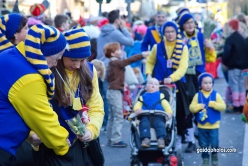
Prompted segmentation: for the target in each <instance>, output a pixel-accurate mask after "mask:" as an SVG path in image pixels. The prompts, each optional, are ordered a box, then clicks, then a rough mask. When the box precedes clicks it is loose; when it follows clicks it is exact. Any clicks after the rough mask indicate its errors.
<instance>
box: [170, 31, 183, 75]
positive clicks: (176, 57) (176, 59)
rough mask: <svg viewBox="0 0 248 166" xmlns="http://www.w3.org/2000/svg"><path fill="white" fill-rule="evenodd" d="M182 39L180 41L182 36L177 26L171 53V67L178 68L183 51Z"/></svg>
mask: <svg viewBox="0 0 248 166" xmlns="http://www.w3.org/2000/svg"><path fill="white" fill-rule="evenodd" d="M183 47H184V45H183V41H182V36H181V34H180V30H179V28H178V32H177V38H176V46H175V48H174V51H173V54H172V68H173V69H175V70H176V69H178V66H179V63H180V60H181V57H182V56H181V55H182V53H183Z"/></svg>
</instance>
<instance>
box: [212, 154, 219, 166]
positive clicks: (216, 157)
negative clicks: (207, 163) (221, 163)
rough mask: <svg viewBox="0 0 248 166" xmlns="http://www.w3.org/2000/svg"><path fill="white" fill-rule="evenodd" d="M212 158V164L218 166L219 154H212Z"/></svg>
mask: <svg viewBox="0 0 248 166" xmlns="http://www.w3.org/2000/svg"><path fill="white" fill-rule="evenodd" d="M211 160H212V166H217V165H218V155H217V154H212V155H211Z"/></svg>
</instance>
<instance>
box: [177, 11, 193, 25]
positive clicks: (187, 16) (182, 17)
mask: <svg viewBox="0 0 248 166" xmlns="http://www.w3.org/2000/svg"><path fill="white" fill-rule="evenodd" d="M191 18H192V19H194V17H193V15H192V14H190V13H182V14H181V15H180V16H179V18H178V24H179V26H180V28H183V24H184V23H185V22H186V21H188V20H189V19H191Z"/></svg>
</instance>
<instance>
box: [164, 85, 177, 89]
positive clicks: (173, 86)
mask: <svg viewBox="0 0 248 166" xmlns="http://www.w3.org/2000/svg"><path fill="white" fill-rule="evenodd" d="M164 85H166V86H168V87H170V88H176V84H164Z"/></svg>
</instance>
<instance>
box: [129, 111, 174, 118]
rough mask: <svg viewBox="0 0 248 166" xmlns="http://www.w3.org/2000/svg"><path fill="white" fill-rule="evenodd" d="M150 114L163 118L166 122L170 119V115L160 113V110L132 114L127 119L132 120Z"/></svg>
mask: <svg viewBox="0 0 248 166" xmlns="http://www.w3.org/2000/svg"><path fill="white" fill-rule="evenodd" d="M151 114H153V115H161V116H165V119H166V120H169V119H170V115H169V114H168V113H167V112H165V111H162V110H142V112H141V113H140V114H136V113H132V114H131V115H130V116H129V118H131V119H133V118H135V117H138V116H142V115H151Z"/></svg>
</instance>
